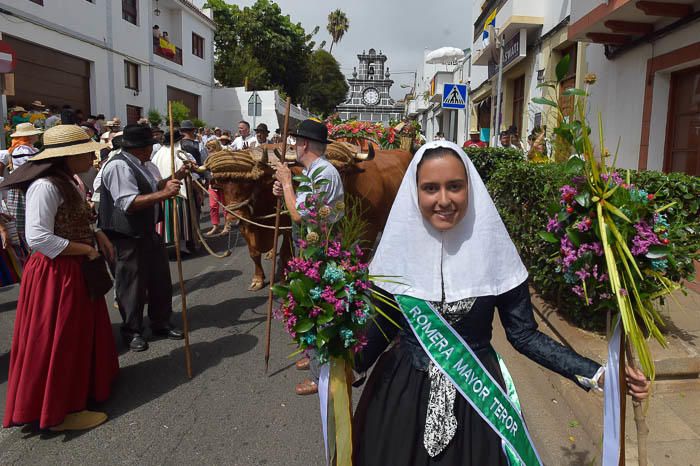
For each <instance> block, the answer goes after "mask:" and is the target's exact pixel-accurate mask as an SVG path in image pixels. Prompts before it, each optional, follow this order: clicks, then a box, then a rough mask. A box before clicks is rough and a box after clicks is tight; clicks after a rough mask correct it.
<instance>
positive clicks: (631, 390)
mask: <svg viewBox="0 0 700 466" xmlns="http://www.w3.org/2000/svg"><path fill="white" fill-rule="evenodd" d="M625 381H626V382H627V393H628V394H629V395H630V396H631V397H632V399H633V400H634V401H643V400H646V399H647V398H648V397H649V391H650V390H651V382H650V381H649V379H647V378H646V376H645V375H644V374H643V373H642V371H640V370H639V369H634V368H632V367H630V366H625Z"/></svg>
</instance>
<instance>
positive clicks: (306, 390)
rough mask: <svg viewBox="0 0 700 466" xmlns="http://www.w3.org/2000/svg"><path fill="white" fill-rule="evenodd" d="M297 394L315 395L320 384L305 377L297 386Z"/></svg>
mask: <svg viewBox="0 0 700 466" xmlns="http://www.w3.org/2000/svg"><path fill="white" fill-rule="evenodd" d="M296 392H297V395H301V396H305V395H313V394H315V393H318V385H317V384H316V382H314V381H313V380H309V379H305V380H304V381H303V382H301V383H298V384H297V388H296Z"/></svg>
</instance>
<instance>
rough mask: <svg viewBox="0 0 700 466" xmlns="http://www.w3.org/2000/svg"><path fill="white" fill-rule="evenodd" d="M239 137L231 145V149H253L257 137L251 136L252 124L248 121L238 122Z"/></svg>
mask: <svg viewBox="0 0 700 466" xmlns="http://www.w3.org/2000/svg"><path fill="white" fill-rule="evenodd" d="M238 134H240V136H238V137H237V138H236V139H234V140H233V143H232V144H231V149H233V150H245V149H247V148H249V147H251V144H254V143H255V136H251V134H250V123H248V122H247V121H239V122H238Z"/></svg>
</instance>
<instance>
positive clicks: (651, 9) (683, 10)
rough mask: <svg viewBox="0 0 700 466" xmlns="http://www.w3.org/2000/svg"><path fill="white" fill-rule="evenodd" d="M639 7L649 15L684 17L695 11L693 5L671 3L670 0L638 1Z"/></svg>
mask: <svg viewBox="0 0 700 466" xmlns="http://www.w3.org/2000/svg"><path fill="white" fill-rule="evenodd" d="M637 8H638V9H640V10H642V11H643V12H644V14H645V15H647V16H664V17H669V18H682V17H684V16H688V15H689V14H691V13H692V12H693V7H692V5H686V4H685V3H669V2H650V1H646V0H644V1H640V2H637Z"/></svg>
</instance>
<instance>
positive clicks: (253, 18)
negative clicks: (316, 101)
mask: <svg viewBox="0 0 700 466" xmlns="http://www.w3.org/2000/svg"><path fill="white" fill-rule="evenodd" d="M206 6H207V7H208V8H211V9H212V10H213V13H214V21H215V22H216V25H217V31H216V34H215V36H214V46H215V47H214V60H215V62H214V75H215V77H216V79H217V80H218V81H219V82H220V83H221V84H223V85H224V86H231V87H235V86H243V85H244V83H246V81H247V82H248V87H249V88H250V89H264V88H274V87H281V88H282V89H284V91H285V92H286V93H287V94H288V95H289V96H291V97H292V99H294V100H299V99H300V97H301V96H302V94H301V93H302V87H303V84H304V83H305V82H306V80H307V77H308V66H309V59H310V56H311V52H312V50H313V47H314V46H315V43H314V42H313V40H312V38H313V35H314V34H313V33H312V34H307V33H306V31H304V28H303V27H302V26H301V24H300V23H296V24H295V23H292V21H291V19H290V18H289V16H288V15H283V14H282V10H281V9H280V7H279V5H277V4H276V3H273V2H271V1H270V0H257V1H256V2H255V4H254V5H253V6H251V7H245V8H242V9H241V8H240V7H238V6H237V5H229V4H228V3H226V2H225V1H224V0H209V1H208V2H207V5H206Z"/></svg>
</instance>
